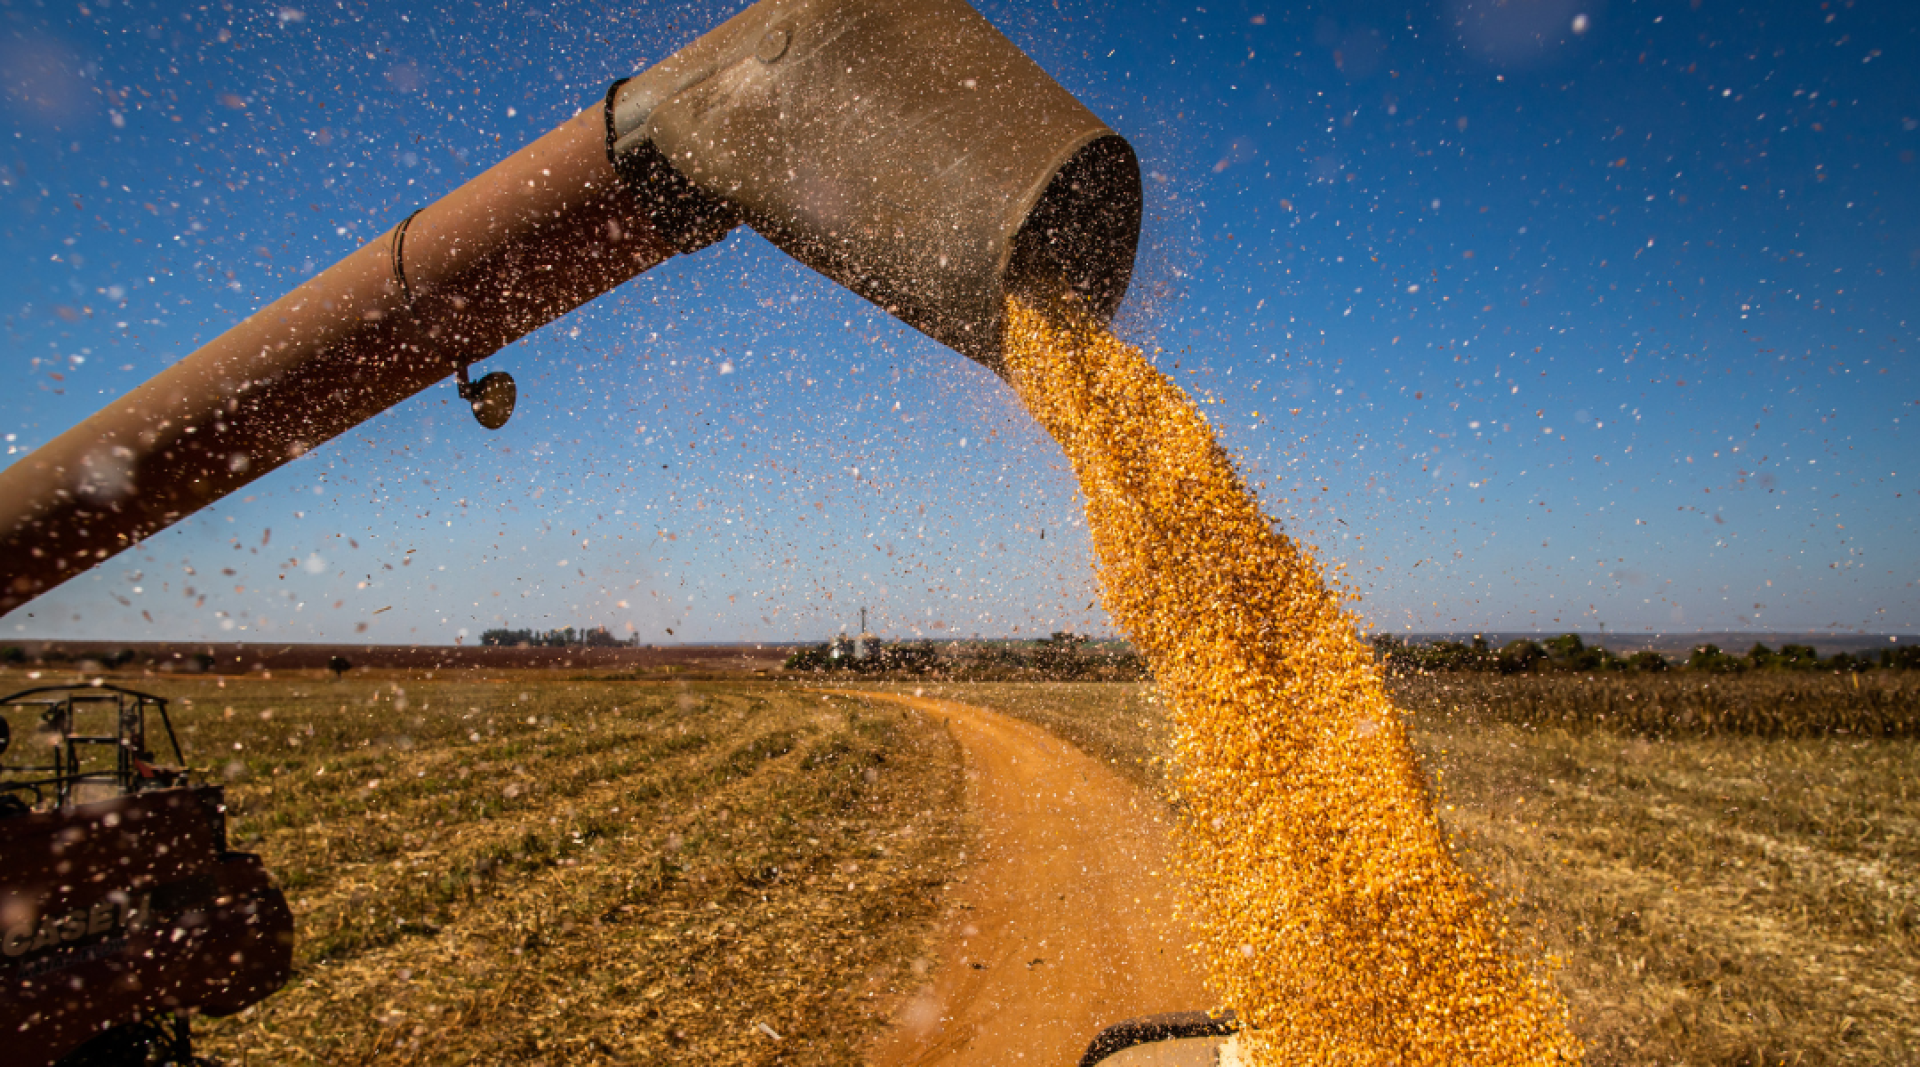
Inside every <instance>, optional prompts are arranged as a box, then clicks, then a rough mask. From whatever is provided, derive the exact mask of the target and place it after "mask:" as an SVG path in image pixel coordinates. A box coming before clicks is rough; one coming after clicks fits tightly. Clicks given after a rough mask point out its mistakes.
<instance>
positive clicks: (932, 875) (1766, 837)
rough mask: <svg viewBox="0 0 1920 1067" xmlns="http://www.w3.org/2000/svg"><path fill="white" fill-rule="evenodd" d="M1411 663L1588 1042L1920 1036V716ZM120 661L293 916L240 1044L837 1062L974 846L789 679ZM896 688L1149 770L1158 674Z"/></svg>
mask: <svg viewBox="0 0 1920 1067" xmlns="http://www.w3.org/2000/svg"><path fill="white" fill-rule="evenodd" d="M47 680H48V681H52V680H54V679H47ZM1477 680H1478V679H1466V681H1468V682H1473V681H1477ZM1555 680H1557V679H1543V681H1555ZM1871 680H1872V679H1864V680H1863V685H1864V684H1866V683H1867V682H1869V681H1871ZM1435 681H1437V682H1440V683H1444V684H1448V685H1452V686H1454V687H1455V688H1454V689H1452V690H1435V691H1433V692H1432V693H1430V694H1429V699H1428V701H1427V702H1426V703H1425V704H1424V705H1422V706H1424V707H1425V708H1427V709H1428V710H1426V711H1425V712H1424V713H1423V714H1421V715H1419V716H1418V717H1417V718H1416V720H1415V723H1414V730H1413V733H1414V738H1415V741H1416V744H1417V745H1418V746H1419V748H1420V751H1421V752H1422V754H1423V759H1424V760H1425V763H1426V766H1427V768H1428V770H1429V771H1430V772H1431V773H1433V774H1435V775H1436V776H1437V785H1438V788H1439V791H1440V794H1441V811H1442V814H1443V817H1444V818H1445V820H1446V825H1447V827H1448V829H1449V831H1450V832H1452V833H1454V834H1456V835H1457V837H1458V840H1459V841H1460V842H1461V843H1462V845H1463V846H1464V847H1465V849H1466V850H1467V855H1466V859H1467V862H1468V864H1469V865H1470V866H1472V867H1473V868H1474V869H1476V870H1479V871H1481V872H1482V873H1483V874H1485V875H1486V876H1487V877H1489V878H1490V879H1491V880H1492V881H1493V882H1494V884H1495V886H1496V887H1497V889H1498V890H1499V892H1500V894H1501V895H1503V896H1504V897H1505V898H1506V899H1507V900H1508V909H1509V914H1510V916H1511V918H1512V919H1513V920H1514V922H1515V924H1516V927H1517V929H1518V930H1519V931H1520V932H1521V934H1522V936H1525V937H1528V938H1533V939H1536V940H1537V941H1538V942H1539V943H1540V944H1541V946H1542V947H1543V948H1544V950H1545V951H1547V952H1550V953H1553V954H1556V955H1558V956H1559V957H1561V959H1562V960H1563V963H1562V965H1561V967H1560V970H1559V972H1558V981H1559V982H1560V984H1561V987H1562V989H1563V990H1564V991H1565V992H1566V995H1567V997H1568V999H1569V1001H1570V1003H1571V1004H1572V1006H1573V1009H1574V1013H1575V1022H1576V1026H1577V1029H1578V1031H1579V1033H1580V1035H1581V1036H1582V1037H1583V1038H1584V1039H1585V1040H1586V1041H1587V1042H1588V1044H1589V1047H1590V1050H1591V1052H1590V1056H1589V1062H1591V1063H1595V1064H1621V1065H1626V1064H1658V1063H1675V1064H1681V1063H1684V1064H1714V1065H1732V1064H1760V1063H1767V1064H1775V1063H1782V1062H1785V1063H1793V1064H1904V1063H1909V1062H1915V1061H1916V1060H1920V1023H1916V1022H1915V1017H1914V1014H1913V1012H1912V1011H1911V1009H1910V1005H1911V1004H1912V1003H1914V1002H1915V1001H1916V1000H1920V944H1917V943H1916V938H1915V916H1916V912H1917V911H1920V908H1917V907H1916V903H1917V902H1916V897H1920V878H1916V876H1915V875H1914V873H1913V872H1914V871H1915V870H1920V786H1916V784H1915V783H1916V779H1917V778H1920V774H1917V773H1916V772H1920V740H1915V739H1912V738H1905V739H1886V738H1861V737H1857V736H1851V735H1835V736H1829V737H1824V738H1801V739H1778V738H1772V739H1770V738H1758V737H1749V736H1740V735H1734V734H1729V735H1726V736H1709V737H1702V736H1674V735H1668V734H1662V735H1642V734H1638V733H1630V732H1626V731H1623V730H1621V729H1618V728H1617V726H1616V725H1615V724H1614V722H1613V721H1609V722H1607V723H1605V724H1600V723H1597V722H1588V723H1585V724H1584V725H1582V726H1580V728H1578V729H1567V728H1564V727H1559V726H1551V725H1549V726H1544V727H1543V726H1529V725H1522V724H1519V723H1512V722H1505V721H1500V717H1499V715H1496V714H1495V713H1494V711H1492V710H1489V709H1488V708H1487V706H1486V705H1485V704H1476V703H1475V702H1474V701H1473V700H1472V699H1471V698H1468V699H1460V698H1461V697H1463V695H1465V692H1464V690H1463V689H1461V688H1459V685H1460V682H1461V679H1458V678H1447V679H1439V680H1435ZM1488 681H1493V680H1491V679H1489V680H1488ZM1499 681H1501V682H1502V683H1503V689H1504V685H1506V684H1511V683H1512V681H1513V680H1512V679H1501V680H1499ZM1522 681H1523V682H1524V681H1527V680H1526V679H1522ZM1754 681H1759V682H1762V683H1764V682H1766V681H1767V679H1765V678H1760V679H1752V678H1736V679H1724V680H1718V681H1716V682H1715V684H1716V686H1718V685H1726V686H1728V687H1730V688H1731V687H1736V686H1739V685H1742V684H1748V683H1751V682H1754ZM1841 681H1842V682H1846V680H1845V679H1841ZM127 682H128V683H129V684H132V685H134V686H136V687H138V688H147V689H154V690H157V691H160V692H162V693H163V694H164V695H168V696H173V697H185V698H188V699H191V701H192V705H191V707H188V706H186V705H185V704H184V702H176V704H175V705H174V710H175V712H176V714H177V715H178V719H177V721H178V722H179V723H180V724H181V726H182V728H183V738H182V739H183V741H184V742H185V743H186V744H187V746H188V751H189V754H190V755H192V756H194V757H195V759H196V762H197V763H199V764H201V765H205V766H211V767H212V768H213V770H214V771H215V774H216V776H225V777H228V778H230V781H229V789H230V795H231V798H232V800H233V802H234V805H235V808H236V809H237V810H236V816H235V819H234V821H233V830H234V834H235V837H236V839H237V844H238V845H239V846H240V847H245V848H250V849H253V850H256V851H259V852H261V853H263V854H264V855H265V857H266V859H267V861H268V863H269V865H270V868H271V869H272V870H273V871H274V872H275V874H276V876H278V877H279V878H280V879H281V880H282V882H283V884H285V885H286V886H287V887H288V896H289V898H290V899H291V900H292V901H293V903H294V906H295V909H296V913H297V914H298V916H299V921H300V935H301V937H302V942H301V947H300V950H299V957H298V966H299V971H298V973H297V975H296V977H295V980H294V981H293V983H292V984H290V985H289V986H288V988H287V989H286V990H285V991H283V992H282V993H281V994H279V995H277V996H275V997H274V998H272V999H270V1000H268V1001H267V1002H266V1003H265V1004H263V1005H261V1006H260V1007H258V1008H255V1009H254V1010H252V1011H250V1012H248V1013H246V1014H245V1015H243V1016H241V1017H239V1018H237V1019H232V1020H218V1021H209V1022H206V1023H203V1024H202V1025H201V1027H200V1031H201V1033H202V1034H203V1035H205V1038H206V1041H205V1044H206V1047H207V1050H208V1051H209V1052H210V1053H212V1054H214V1055H217V1056H218V1057H220V1058H221V1059H223V1060H224V1061H225V1062H227V1063H229V1064H232V1065H235V1067H238V1065H241V1064H247V1063H257V1064H267V1063H272V1064H282V1063H286V1064H298V1063H327V1064H335V1063H342V1064H345V1063H397V1062H403V1061H405V1062H415V1061H417V1062H422V1063H453V1062H500V1061H514V1062H528V1063H599V1062H616V1061H624V1062H695V1061H698V1062H700V1063H714V1062H718V1063H778V1062H791V1063H854V1062H858V1060H859V1052H860V1049H861V1047H862V1042H863V1041H864V1040H865V1039H866V1037H867V1036H868V1035H871V1034H872V1033H874V1032H875V1031H876V1030H877V1027H878V1025H879V1021H878V1018H877V1017H876V1013H880V1012H885V1011H886V1010H887V1009H888V1003H887V999H886V993H887V992H888V991H890V990H894V989H905V988H912V987H914V986H916V985H917V984H918V983H919V982H921V981H923V980H924V978H923V977H922V976H921V975H918V974H916V973H915V972H914V967H915V965H916V963H918V965H919V967H920V969H921V970H924V969H925V964H926V961H927V960H928V959H930V958H931V957H930V954H929V949H928V946H927V944H926V943H925V942H924V941H923V940H922V939H923V938H924V937H925V936H927V935H928V934H929V933H930V932H931V930H932V929H933V928H934V924H935V922H936V920H937V917H938V914H939V906H940V904H941V898H940V889H941V887H942V886H945V885H947V884H949V882H950V881H951V879H952V878H953V877H954V876H955V874H956V867H955V864H956V861H957V857H958V856H959V854H960V852H961V850H962V848H963V847H964V841H965V833H966V830H965V827H964V826H963V824H962V820H961V813H960V808H961V807H962V804H961V799H960V798H961V796H962V786H961V783H960V778H959V776H958V773H957V769H956V765H955V763H954V758H955V757H954V752H953V749H952V746H951V742H950V741H949V740H948V738H947V737H946V735H945V734H944V733H942V732H940V731H938V730H937V729H932V728H929V727H928V726H927V724H926V723H925V722H924V721H923V720H921V719H919V718H918V717H913V716H908V717H904V718H903V717H901V716H899V715H897V714H894V713H891V712H882V711H880V710H877V709H872V708H867V709H860V708H857V707H856V705H855V703H854V702H853V701H845V700H837V699H836V700H834V701H831V702H823V701H822V700H821V698H820V696H819V695H818V694H808V693H800V692H796V691H794V690H793V689H792V688H791V687H787V686H775V685H767V684H764V683H761V684H737V685H735V684H687V685H681V684H674V683H664V684H660V683H645V684H638V683H564V682H554V681H536V680H533V679H525V680H516V681H514V682H511V683H509V684H505V685H501V684H485V683H473V682H462V681H447V680H437V681H433V682H415V681H398V682H395V681H388V682H381V683H377V684H376V683H373V682H369V681H364V680H355V679H352V678H349V679H348V680H346V681H343V682H338V683H335V682H331V681H327V680H324V679H319V678H312V679H302V680H298V681H285V680H274V681H262V680H259V679H257V678H255V679H236V678H227V679H217V678H198V679H178V678H176V679H166V680H156V679H151V678H128V679H127ZM23 684H24V683H23ZM876 688H891V689H894V690H896V691H897V690H899V689H901V688H902V687H900V686H898V685H893V686H879V687H876ZM1849 688H1850V683H1849ZM914 689H923V691H924V693H925V695H926V696H928V697H939V698H944V699H952V700H961V701H966V702H970V703H975V704H980V705H983V706H987V707H991V708H995V709H997V710H1000V711H1003V712H1006V713H1009V714H1012V715H1015V716H1017V717H1020V718H1024V719H1027V720H1029V721H1032V722H1035V723H1038V724H1040V725H1042V726H1045V727H1047V728H1048V729H1050V730H1053V731H1054V732H1056V733H1058V734H1060V735H1061V736H1064V737H1066V738H1068V739H1070V740H1072V741H1073V742H1074V743H1076V744H1077V745H1079V746H1080V747H1081V748H1083V749H1085V750H1086V751H1088V752H1090V753H1092V754H1094V755H1096V756H1098V757H1100V758H1102V759H1103V760H1104V761H1106V762H1108V763H1109V764H1110V765H1112V766H1114V767H1115V769H1116V770H1118V771H1120V772H1121V773H1122V774H1125V775H1127V776H1129V777H1131V778H1133V779H1134V780H1135V781H1138V782H1141V783H1142V784H1145V785H1148V786H1150V787H1153V788H1156V789H1162V788H1163V785H1162V783H1163V782H1164V766H1163V765H1162V764H1160V763H1159V762H1158V758H1159V756H1160V753H1161V751H1162V750H1161V748H1160V746H1161V745H1163V744H1164V738H1165V731H1166V725H1165V722H1164V719H1163V718H1162V715H1161V705H1159V704H1158V703H1156V702H1155V696H1154V694H1153V691H1152V689H1151V688H1150V687H1148V686H1144V685H1127V684H1086V683H1051V684H1049V683H1009V684H986V685H958V684H956V685H932V684H928V685H924V686H921V685H919V684H916V685H913V686H910V687H907V691H909V692H911V691H913V690H914ZM1504 691H1505V692H1512V690H1504ZM1437 696H1446V697H1448V698H1450V700H1449V703H1448V704H1447V705H1446V707H1447V709H1449V710H1445V711H1440V710H1434V707H1435V703H1436V701H1435V700H1434V699H1432V698H1434V697H1437ZM1536 698H1537V696H1536ZM1454 707H1458V708H1459V709H1460V710H1459V711H1457V712H1455V711H1452V710H1450V709H1452V708H1454ZM228 708H231V709H232V714H231V716H229V715H228V713H227V709H228ZM616 708H618V709H619V710H618V711H615V710H614V709H616ZM268 712H271V717H263V716H265V715H266V713H268ZM1506 713H1508V712H1504V711H1503V712H1500V715H1504V714H1506ZM529 718H532V719H534V722H532V723H529V722H528V721H527V720H528V719H529ZM475 735H478V736H477V739H476V736H475ZM236 744H238V745H240V746H241V747H240V748H238V749H235V748H234V746H235V745H236ZM876 757H877V758H878V760H879V762H876ZM868 769H872V770H874V771H876V772H877V773H876V774H875V776H874V780H873V781H869V780H868V776H867V775H866V773H865V771H866V770H868ZM856 770H857V771H858V773H856ZM616 808H618V809H619V810H618V811H615V810H614V809H616ZM848 865H852V866H851V868H850V867H849V866H848ZM849 883H852V885H853V889H852V890H848V889H847V886H848V884H849ZM948 896H949V897H951V894H948ZM759 1022H764V1023H766V1024H767V1026H768V1028H769V1029H772V1030H773V1031H774V1032H775V1033H778V1034H780V1035H781V1040H780V1041H778V1042H775V1041H774V1040H773V1039H772V1038H770V1037H768V1036H767V1035H766V1034H765V1033H764V1032H762V1031H760V1030H758V1029H757V1028H756V1026H755V1024H756V1023H759ZM676 1033H677V1034H678V1035H679V1036H675V1035H676Z"/></svg>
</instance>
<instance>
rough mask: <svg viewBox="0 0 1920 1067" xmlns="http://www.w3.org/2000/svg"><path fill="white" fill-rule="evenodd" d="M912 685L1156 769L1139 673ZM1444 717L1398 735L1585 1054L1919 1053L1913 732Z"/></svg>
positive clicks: (1898, 1060) (1153, 778) (1919, 842)
mask: <svg viewBox="0 0 1920 1067" xmlns="http://www.w3.org/2000/svg"><path fill="white" fill-rule="evenodd" d="M1449 681H1451V679H1449ZM1743 681H1747V680H1745V679H1737V680H1732V681H1731V682H1721V683H1717V684H1728V685H1732V686H1737V685H1739V684H1741V683H1742V682H1743ZM1759 681H1761V682H1765V681H1766V679H1759ZM927 692H928V694H929V695H934V694H938V695H941V696H943V697H946V698H949V699H955V700H967V701H971V702H973V703H977V704H982V705H985V706H988V707H992V708H995V709H996V710H1000V711H1003V712H1006V713H1009V714H1012V715H1015V716H1018V717H1023V718H1029V719H1031V720H1032V721H1035V722H1039V723H1042V724H1046V725H1049V726H1050V728H1054V729H1058V730H1060V731H1061V732H1062V733H1064V734H1066V735H1067V736H1071V737H1074V738H1075V739H1076V740H1077V741H1078V742H1079V743H1081V744H1082V745H1083V746H1087V747H1089V748H1091V749H1092V750H1093V751H1095V752H1096V753H1098V754H1099V755H1101V756H1103V757H1105V758H1107V759H1108V760H1109V762H1111V763H1112V764H1113V765H1114V766H1115V767H1116V768H1117V769H1120V770H1122V771H1123V772H1125V773H1129V774H1132V775H1134V776H1135V777H1136V778H1137V779H1138V780H1140V781H1143V782H1148V783H1153V782H1157V781H1158V780H1159V773H1158V771H1157V769H1156V767H1155V765H1154V764H1153V763H1152V762H1151V760H1150V759H1148V760H1146V761H1143V760H1142V758H1141V757H1142V755H1143V754H1145V753H1148V752H1149V751H1150V746H1149V745H1146V744H1144V743H1143V740H1142V738H1140V737H1130V736H1128V735H1129V731H1131V730H1134V729H1139V730H1143V731H1144V733H1145V735H1147V736H1155V735H1159V734H1162V733H1163V732H1164V730H1165V726H1164V724H1163V723H1161V722H1159V721H1158V714H1159V709H1160V707H1161V705H1159V704H1157V703H1153V702H1152V701H1151V696H1152V694H1151V692H1150V690H1148V688H1147V687H1145V686H1078V685H1071V684H1067V685H1052V686H1047V685H1037V686H965V685H953V686H939V687H928V689H927ZM1453 695H1459V694H1458V692H1457V691H1456V693H1455V694H1453ZM1459 706H1460V707H1461V711H1460V712H1458V713H1452V714H1438V713H1431V712H1430V713H1428V714H1425V715H1422V716H1420V717H1418V718H1417V719H1416V720H1415V722H1414V726H1413V734H1414V740H1415V743H1416V745H1417V746H1418V748H1419V750H1420V752H1421V754H1422V759H1423V761H1424V763H1425V766H1426V768H1427V770H1428V771H1429V773H1430V774H1432V775H1433V776H1434V777H1435V779H1436V785H1437V787H1438V791H1439V794H1440V796H1439V799H1440V810H1441V813H1442V816H1443V818H1444V821H1445V823H1446V825H1447V828H1448V830H1449V832H1450V833H1452V834H1454V835H1456V840H1457V841H1458V842H1459V843H1460V844H1461V845H1462V846H1463V847H1464V849H1465V850H1466V856H1465V859H1466V862H1467V864H1468V865H1469V866H1470V867H1472V868H1473V869H1475V870H1477V871H1479V872H1481V873H1482V874H1483V875H1484V876H1486V877H1487V878H1489V879H1490V880H1491V881H1492V883H1493V884H1494V886H1495V888H1496V892H1497V894H1498V895H1500V896H1503V897H1505V898H1506V899H1507V901H1508V910H1509V915H1510V917H1511V918H1512V920H1513V921H1514V922H1515V925H1516V929H1517V930H1518V932H1519V933H1520V935H1521V936H1523V937H1526V938H1530V939H1534V940H1535V941H1537V942H1538V943H1539V944H1540V945H1541V947H1542V949H1543V950H1544V951H1545V952H1547V953H1550V954H1552V955H1555V956H1557V957H1559V958H1560V959H1561V960H1562V961H1563V962H1562V964H1561V967H1560V969H1559V972H1558V976H1557V977H1558V981H1559V983H1560V986H1561V988H1562V989H1563V991H1564V992H1565V994H1566V996H1567V999H1568V1001H1569V1002H1570V1004H1571V1005H1572V1007H1573V1011H1574V1019H1575V1024H1576V1029H1577V1031H1578V1033H1579V1034H1580V1036H1581V1037H1582V1038H1583V1039H1584V1040H1585V1041H1586V1042H1587V1045H1588V1049H1589V1053H1588V1062H1589V1063H1592V1064H1621V1065H1626V1064H1665V1063H1672V1064H1701V1065H1708V1064H1711V1065H1734V1064H1740V1065H1758V1064H1763V1063H1764V1064H1778V1063H1787V1064H1810V1065H1812V1064H1887V1065H1893V1064H1906V1063H1913V1062H1916V1061H1920V1017H1916V1015H1915V1013H1914V1012H1913V1010H1912V1005H1913V1004H1914V1003H1916V1002H1920V941H1917V940H1916V919H1917V918H1920V877H1916V875H1915V873H1914V872H1915V871H1916V870H1920V742H1916V741H1915V740H1912V739H1884V738H1882V739H1862V738H1858V737H1848V736H1834V737H1828V738H1820V739H1798V740H1794V739H1766V738H1755V737H1743V736H1713V737H1698V736H1692V737H1668V738H1664V739H1656V738H1648V737H1640V736H1635V735H1623V734H1621V733H1616V732H1613V731H1612V730H1609V729H1603V728H1593V727H1589V728H1586V729H1582V730H1580V731H1578V732H1576V731H1572V730H1567V729H1563V728H1559V727H1544V728H1535V727H1529V726H1521V725H1517V724H1512V723H1506V722H1500V721H1491V720H1493V718H1494V717H1493V716H1491V715H1485V714H1476V713H1475V712H1474V711H1473V708H1474V707H1475V705H1472V704H1470V703H1469V702H1468V701H1465V700H1463V701H1461V702H1460V704H1459ZM1142 723H1144V725H1140V724H1142Z"/></svg>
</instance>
